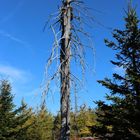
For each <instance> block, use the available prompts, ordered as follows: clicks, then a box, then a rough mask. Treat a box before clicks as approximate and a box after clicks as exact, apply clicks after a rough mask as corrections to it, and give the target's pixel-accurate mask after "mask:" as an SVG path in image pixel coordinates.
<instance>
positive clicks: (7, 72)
mask: <svg viewBox="0 0 140 140" xmlns="http://www.w3.org/2000/svg"><path fill="white" fill-rule="evenodd" d="M0 75H1V76H2V77H6V78H9V79H11V80H12V81H16V80H18V81H19V80H20V81H21V82H25V81H26V80H27V77H29V75H30V73H28V72H26V71H24V70H21V69H18V68H15V67H12V66H9V65H0Z"/></svg>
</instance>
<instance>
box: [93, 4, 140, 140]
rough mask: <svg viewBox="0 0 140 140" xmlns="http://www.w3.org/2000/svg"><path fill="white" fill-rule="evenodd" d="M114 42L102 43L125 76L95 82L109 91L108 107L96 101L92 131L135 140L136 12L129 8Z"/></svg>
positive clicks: (139, 43) (139, 49)
mask: <svg viewBox="0 0 140 140" xmlns="http://www.w3.org/2000/svg"><path fill="white" fill-rule="evenodd" d="M113 38H114V39H115V41H114V42H113V41H108V40H105V43H106V45H107V46H108V47H110V48H112V49H113V50H115V51H116V61H111V63H112V64H113V65H115V66H116V67H119V68H123V70H124V73H123V74H118V73H114V74H113V80H111V79H109V78H105V79H104V80H101V81H98V82H99V83H100V84H102V85H103V86H105V87H106V88H107V89H109V90H110V94H107V95H106V99H107V100H109V101H110V104H107V103H105V102H103V101H98V102H97V105H98V111H97V115H98V121H99V123H100V125H99V126H98V127H96V129H94V131H96V132H97V133H98V136H100V137H102V139H106V140H108V139H111V140H112V139H113V140H132V139H133V140H137V139H140V121H139V118H140V28H139V19H138V17H137V14H136V10H135V9H134V8H132V6H130V5H129V6H128V10H127V11H126V17H125V29H124V30H118V29H115V30H114V32H113Z"/></svg>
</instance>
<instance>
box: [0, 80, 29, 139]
mask: <svg viewBox="0 0 140 140" xmlns="http://www.w3.org/2000/svg"><path fill="white" fill-rule="evenodd" d="M14 108H15V105H14V103H13V95H12V94H11V86H10V84H9V83H8V81H6V80H2V81H1V83H0V140H20V139H21V137H22V136H24V135H25V133H26V130H27V128H28V126H29V125H28V126H27V125H26V126H25V123H26V121H27V120H28V118H29V116H30V115H29V114H28V113H26V114H21V112H22V111H23V110H24V109H25V108H26V106H25V105H22V106H21V107H19V108H18V109H15V110H14ZM23 140H24V139H23Z"/></svg>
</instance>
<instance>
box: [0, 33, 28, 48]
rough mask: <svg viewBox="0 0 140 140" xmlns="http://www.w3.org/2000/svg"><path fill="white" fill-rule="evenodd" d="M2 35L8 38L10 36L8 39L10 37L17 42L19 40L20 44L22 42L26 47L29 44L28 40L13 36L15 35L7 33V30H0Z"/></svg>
mask: <svg viewBox="0 0 140 140" xmlns="http://www.w3.org/2000/svg"><path fill="white" fill-rule="evenodd" d="M0 35H1V36H4V37H6V38H8V39H10V40H12V41H15V42H17V43H19V44H22V45H24V46H26V47H27V46H29V44H28V43H27V42H25V41H23V40H21V39H19V38H17V37H15V36H13V35H11V34H9V33H7V32H5V31H3V30H0Z"/></svg>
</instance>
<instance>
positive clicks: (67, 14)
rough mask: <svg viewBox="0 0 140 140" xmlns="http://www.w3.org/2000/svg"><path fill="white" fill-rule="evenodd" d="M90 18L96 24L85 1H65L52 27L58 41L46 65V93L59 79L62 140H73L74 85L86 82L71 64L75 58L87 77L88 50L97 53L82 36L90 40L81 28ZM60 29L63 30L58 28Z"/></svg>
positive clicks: (53, 17)
mask: <svg viewBox="0 0 140 140" xmlns="http://www.w3.org/2000/svg"><path fill="white" fill-rule="evenodd" d="M81 15H83V16H85V17H86V18H84V17H82V16H81ZM88 17H89V19H88V21H87V23H89V22H90V21H92V18H91V17H90V16H89V14H88V13H87V8H86V7H84V6H83V1H82V0H62V6H61V7H60V8H59V11H58V12H57V13H56V14H54V15H53V16H52V18H51V19H54V21H55V22H53V23H54V24H51V29H52V31H53V33H54V38H55V41H54V44H53V48H52V52H51V55H50V58H49V59H48V63H47V66H46V72H47V73H46V75H47V79H46V81H47V84H46V87H45V90H44V91H45V92H44V93H47V92H48V90H49V89H50V88H49V85H50V82H51V81H52V80H53V79H57V83H58V82H60V92H61V99H60V110H61V132H60V140H70V91H71V89H72V85H73V83H77V82H78V83H80V84H81V83H82V82H81V81H80V79H79V78H78V77H77V76H75V75H74V74H73V73H72V72H71V69H70V66H71V62H72V60H73V59H74V60H75V62H79V64H80V66H81V69H82V73H83V74H84V71H85V68H86V66H87V65H86V62H85V47H88V48H90V49H92V51H93V47H92V45H84V44H83V43H82V41H81V39H80V37H79V35H80V34H83V35H84V36H86V38H88V39H89V40H90V36H89V35H88V33H86V32H84V30H83V27H82V26H81V25H82V24H83V23H86V21H85V19H87V18H88ZM83 19H84V20H83ZM51 23H52V22H51ZM58 27H60V28H59V29H58ZM88 42H89V41H88ZM93 52H94V51H93ZM53 62H54V64H55V65H56V70H55V73H54V74H52V75H50V76H48V75H49V72H48V69H49V68H50V66H51V64H52V63H53ZM43 96H44V95H43Z"/></svg>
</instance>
